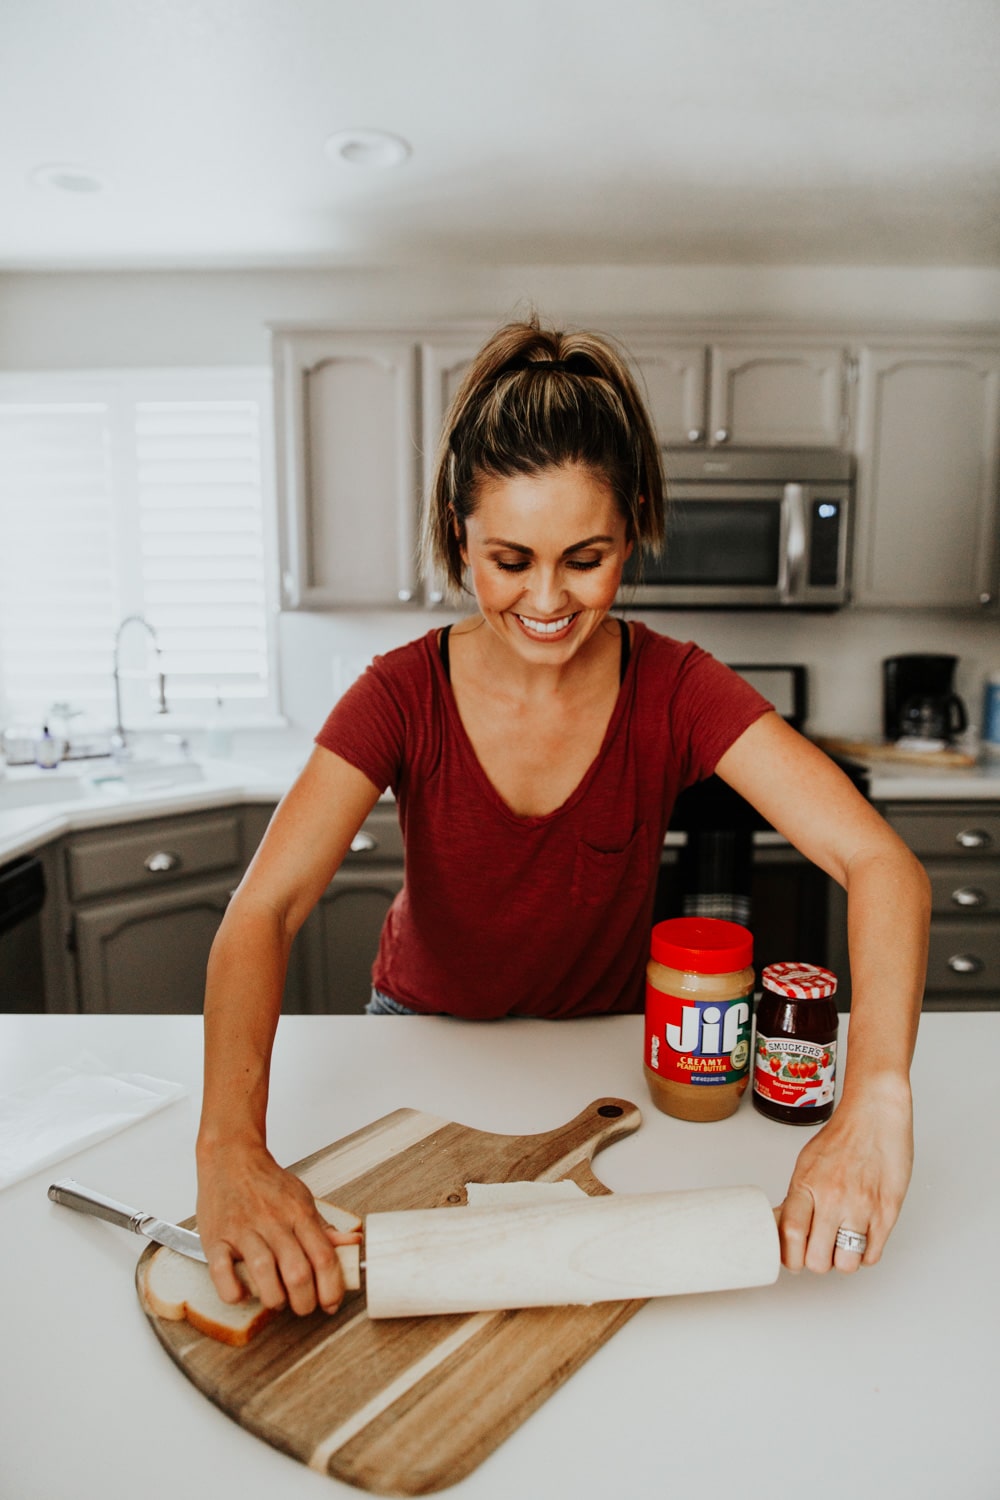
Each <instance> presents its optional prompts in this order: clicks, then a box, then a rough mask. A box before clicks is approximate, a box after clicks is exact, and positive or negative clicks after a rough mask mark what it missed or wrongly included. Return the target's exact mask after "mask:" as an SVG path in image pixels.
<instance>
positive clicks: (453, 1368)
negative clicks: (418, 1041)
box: [139, 1099, 643, 1495]
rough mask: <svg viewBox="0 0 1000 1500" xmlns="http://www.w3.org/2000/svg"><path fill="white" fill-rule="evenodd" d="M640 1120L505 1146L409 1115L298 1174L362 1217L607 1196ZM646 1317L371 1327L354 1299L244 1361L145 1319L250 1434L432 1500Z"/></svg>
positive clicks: (571, 1316) (314, 1159)
mask: <svg viewBox="0 0 1000 1500" xmlns="http://www.w3.org/2000/svg"><path fill="white" fill-rule="evenodd" d="M641 1121H642V1116H641V1114H640V1112H639V1110H638V1108H637V1106H636V1105H634V1104H631V1103H629V1102H628V1101H627V1100H625V1099H598V1100H595V1102H594V1103H593V1104H591V1105H589V1106H588V1107H587V1108H586V1109H585V1110H584V1111H583V1112H582V1114H579V1115H577V1117H576V1119H574V1120H570V1121H569V1122H568V1124H566V1125H563V1126H561V1127H560V1128H559V1129H557V1130H552V1131H547V1132H545V1133H544V1134H541V1135H529V1136H519V1135H492V1134H489V1133H487V1132H485V1131H481V1130H472V1129H470V1128H469V1127H468V1126H465V1125H456V1124H452V1123H451V1122H450V1121H448V1120H443V1119H439V1118H437V1117H436V1116H434V1115H428V1114H424V1113H423V1112H421V1111H420V1110H415V1109H398V1110H395V1111H394V1112H393V1113H392V1114H390V1115H386V1116H385V1117H384V1118H383V1119H381V1120H376V1121H375V1122H374V1124H372V1125H367V1126H365V1128H364V1129H362V1130H358V1131H356V1132H355V1133H354V1134H353V1135H350V1136H347V1137H346V1138H345V1139H344V1140H341V1141H336V1142H334V1144H333V1145H331V1146H326V1147H324V1148H323V1149H322V1150H321V1151H317V1152H315V1153H314V1154H313V1155H312V1156H308V1157H306V1158H305V1160H303V1161H300V1162H298V1163H296V1164H295V1166H294V1167H293V1168H292V1170H293V1171H294V1172H296V1173H297V1174H298V1176H300V1177H301V1178H302V1180H303V1181H304V1182H305V1183H306V1184H307V1185H308V1186H309V1188H310V1189H311V1190H312V1193H313V1195H314V1197H317V1198H325V1199H328V1200H329V1201H330V1202H334V1203H339V1204H341V1205H342V1206H343V1207H345V1208H349V1209H353V1210H354V1212H355V1213H358V1214H360V1215H361V1216H362V1217H364V1216H365V1215H367V1214H369V1213H372V1212H375V1211H378V1210H392V1209H410V1208H434V1207H438V1206H443V1205H449V1204H451V1205H458V1204H464V1203H465V1201H466V1192H465V1184H466V1183H467V1182H516V1181H521V1180H528V1179H533V1180H536V1181H543V1182H557V1181H559V1180H560V1179H562V1178H571V1179H572V1180H573V1181H574V1182H576V1183H578V1184H579V1186H580V1187H582V1188H583V1189H584V1191H585V1192H587V1193H591V1194H595V1195H596V1194H602V1193H607V1192H608V1191H609V1189H608V1188H606V1187H605V1186H604V1185H603V1183H601V1182H599V1181H598V1179H597V1178H596V1177H595V1176H594V1174H593V1172H592V1171H591V1167H590V1161H591V1158H592V1157H593V1156H594V1154H595V1153H596V1152H597V1151H599V1150H601V1148H602V1147H604V1146H607V1145H609V1144H610V1143H611V1142H612V1141H615V1140H618V1139H619V1138H620V1137H622V1136H624V1135H629V1134H631V1133H632V1131H634V1130H636V1129H638V1127H639V1125H640V1124H641ZM186 1222H187V1225H188V1227H192V1226H193V1224H194V1220H193V1219H189V1220H187V1221H186ZM154 1253H155V1251H154V1247H150V1248H149V1249H148V1250H146V1251H145V1252H144V1253H143V1256H142V1258H141V1259H140V1262H139V1264H140V1266H141V1265H142V1263H143V1261H145V1260H146V1259H148V1257H149V1256H151V1255H152V1254H154ZM642 1306H643V1301H642V1300H633V1301H628V1302H602V1303H597V1304H595V1305H594V1306H592V1307H554V1308H527V1309H522V1310H520V1311H515V1312H490V1313H476V1314H452V1315H449V1316H441V1317H427V1318H391V1319H387V1320H385V1321H380V1322H373V1321H372V1320H371V1319H369V1317H368V1315H367V1313H366V1311H365V1301H364V1295H363V1293H353V1294H348V1296H347V1298H346V1300H345V1302H344V1304H343V1305H342V1307H341V1308H340V1310H339V1311H338V1312H337V1313H336V1314H334V1316H333V1317H330V1316H328V1315H327V1314H326V1313H323V1312H316V1313H314V1314H312V1315H311V1316H310V1317H306V1318H298V1317H296V1316H295V1315H294V1314H293V1313H290V1312H285V1313H282V1314H281V1315H280V1316H278V1317H276V1318H275V1319H273V1320H272V1321H271V1322H270V1323H268V1324H267V1325H265V1327H264V1328H263V1329H262V1330H261V1331H260V1332H259V1333H258V1334H257V1335H256V1337H255V1338H254V1339H252V1340H251V1342H250V1343H249V1344H248V1345H247V1346H246V1347H245V1348H242V1349H232V1348H229V1347H227V1346H226V1345H224V1344H220V1343H218V1342H217V1341H216V1340H214V1339H210V1338H207V1337H206V1336H205V1335H204V1334H200V1333H198V1332H196V1331H195V1330H194V1329H192V1328H191V1327H190V1325H189V1324H187V1323H172V1322H167V1321H164V1320H163V1319H161V1318H157V1317H155V1316H153V1315H152V1314H149V1313H147V1316H148V1317H149V1321H150V1323H151V1324H152V1326H153V1329H154V1331H155V1333H156V1336H157V1338H158V1339H159V1340H160V1342H161V1344H163V1346H164V1348H165V1349H166V1350H167V1352H168V1353H169V1354H170V1356H171V1358H172V1359H174V1360H175V1361H176V1363H177V1364H178V1365H179V1366H180V1368H181V1369H182V1370H183V1371H184V1373H185V1375H187V1377H188V1378H189V1379H190V1380H192V1381H193V1382H194V1384H195V1385H196V1386H197V1387H198V1388H199V1390H202V1391H204V1393H205V1394H206V1395H207V1396H208V1397H210V1398H211V1400H212V1401H214V1402H215V1403H216V1405H217V1406H219V1407H221V1408H222V1410H223V1411H224V1412H226V1413H227V1414H228V1415H229V1416H231V1417H233V1418H234V1419H235V1421H237V1422H239V1423H240V1425H241V1426H242V1427H245V1428H246V1429H247V1430H248V1431H249V1432H253V1433H255V1434H256V1435H257V1436H258V1437H261V1438H264V1440H265V1441H266V1442H268V1443H271V1444H272V1445H273V1446H274V1447H276V1448H280V1449H281V1450H282V1451H283V1452H284V1453H288V1454H290V1455H291V1456H292V1457H293V1458H297V1459H300V1460H301V1461H302V1462H303V1463H305V1464H308V1465H309V1466H310V1467H311V1468H314V1469H317V1470H319V1471H320V1472H321V1473H326V1474H331V1475H333V1476H335V1477H336V1478H337V1479H341V1480H344V1481H346V1482H347V1483H348V1484H354V1485H358V1486H360V1487H361V1488H363V1489H367V1490H372V1491H374V1492H375V1493H376V1494H380V1495H423V1494H427V1493H429V1492H431V1491H434V1490H439V1489H443V1488H444V1487H445V1486H447V1485H451V1484H455V1483H457V1482H458V1480H460V1479H463V1478H464V1477H465V1476H466V1475H467V1474H469V1473H470V1472H471V1470H473V1469H474V1468H475V1467H476V1465H477V1464H479V1463H480V1462H481V1461H482V1460H483V1459H484V1458H485V1457H486V1456H487V1454H489V1453H491V1452H492V1451H493V1449H494V1448H496V1447H497V1446H498V1445H499V1444H500V1443H501V1442H503V1440H504V1438H505V1437H507V1436H508V1435H509V1434H510V1433H511V1432H513V1431H514V1429H515V1428H516V1427H519V1426H520V1424H521V1423H522V1422H523V1421H524V1420H525V1418H526V1417H528V1416H530V1414H531V1413H532V1412H533V1411H534V1410H535V1409H536V1408H537V1407H538V1406H540V1405H541V1404H542V1402H543V1401H544V1400H545V1399H546V1397H547V1396H548V1395H550V1393H551V1392H552V1391H554V1390H555V1389H556V1388H557V1387H558V1386H560V1385H561V1384H562V1383H563V1381H564V1380H566V1379H568V1378H569V1376H570V1375H572V1373H573V1371H574V1370H576V1369H578V1368H579V1366H580V1365H581V1364H583V1362H584V1360H585V1359H587V1358H588V1357H589V1356H590V1355H591V1354H593V1352H594V1350H595V1349H597V1348H599V1347H600V1345H601V1344H603V1343H604V1342H605V1340H606V1339H608V1338H610V1337H611V1335H612V1334H613V1333H614V1332H615V1331H616V1330H617V1329H618V1328H620V1327H621V1326H622V1325H623V1324H624V1323H626V1322H627V1321H628V1319H629V1318H631V1317H632V1315H633V1314H634V1313H636V1312H638V1310H639V1308H640V1307H642Z"/></svg>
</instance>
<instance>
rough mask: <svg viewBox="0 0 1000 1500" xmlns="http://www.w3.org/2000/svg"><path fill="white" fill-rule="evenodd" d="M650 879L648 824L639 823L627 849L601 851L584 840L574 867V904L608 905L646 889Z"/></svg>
mask: <svg viewBox="0 0 1000 1500" xmlns="http://www.w3.org/2000/svg"><path fill="white" fill-rule="evenodd" d="M650 879H651V874H650V869H649V860H648V840H647V837H646V825H645V823H640V824H639V826H638V828H637V829H636V830H635V832H634V833H633V835H632V837H631V838H630V839H629V841H628V843H627V844H626V845H625V847H624V849H598V848H597V847H596V846H595V845H594V844H588V843H587V842H586V840H585V839H581V840H580V842H579V844H578V846H577V851H576V863H575V865H574V867H573V884H572V887H571V895H572V898H573V904H574V906H606V905H607V903H608V902H609V901H613V900H614V899H615V897H616V896H624V895H625V893H626V892H634V891H636V890H645V888H646V886H647V885H648V883H649V881H650Z"/></svg>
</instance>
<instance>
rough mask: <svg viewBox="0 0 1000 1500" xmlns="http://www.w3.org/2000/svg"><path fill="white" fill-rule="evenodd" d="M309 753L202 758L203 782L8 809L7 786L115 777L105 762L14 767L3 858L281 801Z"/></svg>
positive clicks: (110, 790)
mask: <svg viewBox="0 0 1000 1500" xmlns="http://www.w3.org/2000/svg"><path fill="white" fill-rule="evenodd" d="M307 754H308V751H306V752H304V753H297V754H294V755H289V754H287V753H283V754H276V755H275V756H273V757H269V758H262V759H261V760H258V761H235V760H232V761H228V760H202V761H199V762H198V763H197V765H196V767H195V769H196V770H197V771H200V773H201V774H200V779H198V780H190V781H180V782H178V783H177V784H176V785H172V786H160V787H156V786H153V785H150V786H136V787H133V788H131V789H130V790H128V791H125V790H123V789H122V788H120V787H116V786H115V785H114V783H113V782H105V783H103V784H100V785H96V786H94V787H93V788H92V789H88V790H87V791H86V792H85V793H84V794H83V795H82V796H80V795H76V796H72V797H70V798H68V799H67V800H66V801H60V800H59V799H58V797H57V796H56V795H55V794H54V793H53V794H52V796H51V798H50V800H46V801H45V802H43V803H36V804H33V805H31V806H27V807H18V808H5V807H4V806H3V803H2V796H3V787H4V785H5V783H6V784H7V785H13V784H15V783H17V782H22V781H27V780H29V779H37V778H43V779H47V778H53V784H54V785H56V784H58V781H59V779H60V778H63V779H64V780H68V781H70V782H73V781H75V780H76V778H77V777H85V778H86V777H88V776H91V775H93V776H95V777H97V778H100V777H104V776H108V775H110V774H111V773H110V769H109V767H108V765H107V763H104V764H103V765H102V763H100V762H93V763H88V762H82V763H77V762H72V761H71V762H68V763H66V764H64V765H63V766H61V767H59V769H58V770H56V771H36V770H34V769H29V768H25V769H23V770H22V769H20V768H14V769H12V770H10V771H8V772H7V775H6V777H5V778H2V779H0V860H3V859H12V858H14V856H15V855H17V854H23V853H26V852H27V851H29V850H32V849H39V848H41V847H42V846H43V845H45V844H48V843H51V842H52V840H53V839H57V838H59V837H60V836H61V835H62V834H64V833H71V832H76V831H78V830H83V829H89V828H101V827H105V826H107V825H111V824H114V823H130V822H133V821H135V820H136V819H140V818H156V817H172V816H174V815H175V814H178V813H187V812H199V811H201V810H202V809H204V808H213V807H225V806H229V805H232V804H233V803H241V802H277V801H278V800H279V799H280V798H281V797H283V796H284V794H285V792H286V791H287V790H288V788H289V787H290V786H291V784H292V782H293V780H294V779H295V777H296V775H297V774H298V772H299V770H300V769H301V768H302V766H303V765H304V763H305V760H306V755H307ZM168 775H169V767H165V768H164V776H165V777H166V776H168ZM47 790H48V788H47Z"/></svg>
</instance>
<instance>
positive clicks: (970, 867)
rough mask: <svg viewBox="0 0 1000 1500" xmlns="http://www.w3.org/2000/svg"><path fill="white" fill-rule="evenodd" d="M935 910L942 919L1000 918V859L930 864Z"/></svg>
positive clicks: (928, 867) (928, 866) (933, 862)
mask: <svg viewBox="0 0 1000 1500" xmlns="http://www.w3.org/2000/svg"><path fill="white" fill-rule="evenodd" d="M927 873H928V875H929V876H930V881H931V899H932V902H933V910H934V911H935V912H940V914H941V915H942V916H956V917H957V916H959V915H964V916H969V915H972V914H976V915H979V914H982V915H988V914H990V913H996V914H997V915H1000V860H995V859H980V860H969V861H968V862H966V863H964V864H963V863H958V864H953V863H952V862H951V861H948V862H947V863H946V862H945V861H943V860H942V861H941V862H940V863H938V862H937V861H932V862H931V863H930V864H928V865H927Z"/></svg>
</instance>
